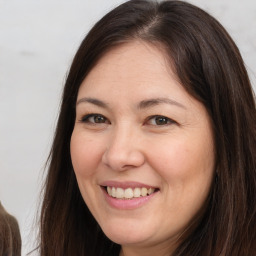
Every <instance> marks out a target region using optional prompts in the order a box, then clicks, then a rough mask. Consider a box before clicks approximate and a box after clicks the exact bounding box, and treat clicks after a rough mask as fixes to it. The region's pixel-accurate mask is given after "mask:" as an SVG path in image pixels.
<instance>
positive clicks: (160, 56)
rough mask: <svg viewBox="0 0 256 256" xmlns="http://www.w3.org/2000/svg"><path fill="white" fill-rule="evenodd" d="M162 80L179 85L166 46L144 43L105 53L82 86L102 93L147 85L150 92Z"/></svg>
mask: <svg viewBox="0 0 256 256" xmlns="http://www.w3.org/2000/svg"><path fill="white" fill-rule="evenodd" d="M160 80H161V81H162V82H163V81H164V80H165V82H168V83H170V80H175V82H176V83H178V79H177V77H176V75H175V74H174V72H173V70H172V68H171V64H170V60H169V57H167V54H166V53H165V52H164V50H163V47H161V46H160V45H153V44H150V43H147V42H144V41H132V42H128V43H123V44H121V45H118V46H116V47H114V48H112V49H111V50H109V51H108V52H107V53H105V54H104V55H103V56H102V57H101V58H100V59H99V60H98V62H97V63H96V65H95V66H94V67H93V68H92V70H91V71H90V72H89V74H88V75H87V76H86V78H85V79H84V81H83V82H82V84H81V87H84V86H86V87H87V90H89V89H93V90H97V89H99V90H101V89H103V87H108V85H110V84H114V83H117V84H119V89H120V88H121V87H124V86H122V85H125V86H127V85H129V86H130V87H132V86H136V87H139V86H140V85H147V89H148V90H149V89H150V87H152V85H154V83H157V81H160ZM150 85H151V86H150Z"/></svg>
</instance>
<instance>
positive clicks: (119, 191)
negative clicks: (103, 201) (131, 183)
mask: <svg viewBox="0 0 256 256" xmlns="http://www.w3.org/2000/svg"><path fill="white" fill-rule="evenodd" d="M107 192H108V194H109V195H110V196H111V197H115V198H118V199H122V198H124V199H132V198H134V197H135V198H136V197H141V196H147V195H151V194H152V193H154V192H155V189H154V188H149V189H147V188H134V189H132V188H126V189H123V188H115V187H107Z"/></svg>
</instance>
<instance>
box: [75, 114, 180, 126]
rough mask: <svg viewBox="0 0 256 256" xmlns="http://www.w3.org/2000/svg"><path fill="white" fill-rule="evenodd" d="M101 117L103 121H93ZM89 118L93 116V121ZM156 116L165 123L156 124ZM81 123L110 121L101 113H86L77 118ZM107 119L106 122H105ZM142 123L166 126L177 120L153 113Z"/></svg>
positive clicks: (94, 123) (108, 122)
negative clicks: (79, 118) (152, 121)
mask: <svg viewBox="0 0 256 256" xmlns="http://www.w3.org/2000/svg"><path fill="white" fill-rule="evenodd" d="M97 117H98V118H102V119H103V122H95V118H97ZM90 118H94V121H90V120H89V119H90ZM157 118H159V120H158V121H160V122H161V120H162V121H164V122H165V123H164V124H157V120H156V119H157ZM154 119H155V121H154V124H152V123H150V121H151V120H154ZM79 121H80V122H81V123H89V124H92V125H96V124H106V123H107V124H110V121H108V119H107V118H106V117H105V116H103V115H101V114H88V115H85V116H83V117H82V118H81V120H79ZM106 121H107V122H106ZM144 124H149V125H153V126H167V125H172V124H177V122H175V121H174V120H172V119H170V118H168V117H166V116H162V115H153V116H150V117H148V118H147V119H146V121H145V122H144Z"/></svg>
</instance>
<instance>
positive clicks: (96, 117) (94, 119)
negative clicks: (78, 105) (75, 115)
mask: <svg viewBox="0 0 256 256" xmlns="http://www.w3.org/2000/svg"><path fill="white" fill-rule="evenodd" d="M80 121H81V122H82V123H91V124H105V123H109V121H108V119H107V118H106V117H104V116H103V115H101V114H89V115H85V116H84V117H83V118H82V119H81V120H80Z"/></svg>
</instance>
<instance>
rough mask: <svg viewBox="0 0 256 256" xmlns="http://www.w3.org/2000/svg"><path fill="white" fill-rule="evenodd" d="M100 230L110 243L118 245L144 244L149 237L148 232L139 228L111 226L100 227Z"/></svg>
mask: <svg viewBox="0 0 256 256" xmlns="http://www.w3.org/2000/svg"><path fill="white" fill-rule="evenodd" d="M102 230H103V232H104V233H105V235H106V236H107V237H108V238H109V239H110V240H111V241H113V242H115V243H117V244H120V245H126V244H140V243H144V242H145V241H147V240H148V239H149V237H150V231H147V230H145V229H143V228H141V227H140V226H137V227H131V226H129V225H111V226H105V227H102Z"/></svg>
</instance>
